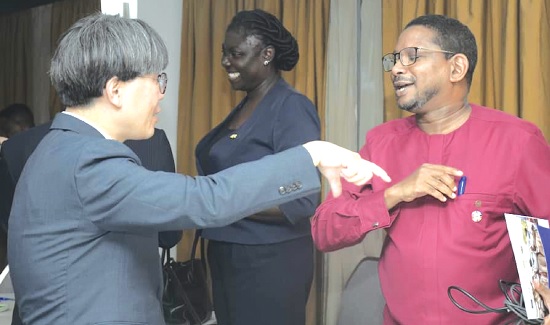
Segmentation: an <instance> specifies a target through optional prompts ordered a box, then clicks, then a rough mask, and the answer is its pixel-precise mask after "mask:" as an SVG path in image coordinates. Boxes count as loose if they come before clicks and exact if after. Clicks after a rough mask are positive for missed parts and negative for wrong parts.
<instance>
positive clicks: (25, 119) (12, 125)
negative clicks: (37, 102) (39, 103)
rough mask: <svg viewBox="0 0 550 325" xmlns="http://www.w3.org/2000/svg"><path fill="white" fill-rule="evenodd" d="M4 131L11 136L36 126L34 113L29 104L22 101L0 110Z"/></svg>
mask: <svg viewBox="0 0 550 325" xmlns="http://www.w3.org/2000/svg"><path fill="white" fill-rule="evenodd" d="M0 118H1V119H2V120H3V123H2V125H3V126H2V127H3V128H4V130H3V132H2V133H4V134H6V135H7V137H10V136H12V135H14V134H15V133H17V132H19V131H23V130H26V129H29V128H32V127H34V115H33V113H32V110H31V109H30V108H29V106H27V105H25V104H22V103H14V104H11V105H8V106H7V107H6V108H4V109H3V110H1V111H0Z"/></svg>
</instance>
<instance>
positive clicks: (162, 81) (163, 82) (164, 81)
mask: <svg viewBox="0 0 550 325" xmlns="http://www.w3.org/2000/svg"><path fill="white" fill-rule="evenodd" d="M157 80H158V82H159V90H160V93H161V94H163V95H164V93H165V92H166V86H167V85H168V76H167V75H166V72H161V74H159V75H158V77H157Z"/></svg>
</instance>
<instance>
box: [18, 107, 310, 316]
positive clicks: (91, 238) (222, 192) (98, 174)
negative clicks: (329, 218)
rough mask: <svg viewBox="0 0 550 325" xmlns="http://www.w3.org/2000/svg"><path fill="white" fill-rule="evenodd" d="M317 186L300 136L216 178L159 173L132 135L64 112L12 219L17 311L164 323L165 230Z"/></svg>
mask: <svg viewBox="0 0 550 325" xmlns="http://www.w3.org/2000/svg"><path fill="white" fill-rule="evenodd" d="M281 187H282V188H292V190H291V191H280V190H279V189H280V188H281ZM319 188H320V181H319V178H318V174H317V169H316V168H315V167H314V166H313V164H312V163H311V157H310V155H309V154H308V153H307V151H306V150H305V149H304V148H303V147H301V146H299V147H296V148H292V149H289V150H287V151H284V152H282V153H280V154H277V155H272V156H269V157H265V158H263V159H261V160H260V161H256V162H251V163H247V164H242V165H239V166H235V167H233V168H230V169H227V170H225V171H223V172H221V173H218V174H216V175H212V176H208V177H190V176H184V175H180V174H174V173H165V172H152V171H148V170H146V169H145V168H143V167H142V166H140V161H139V159H138V157H137V156H136V155H135V153H134V152H132V150H130V149H129V148H128V147H127V146H125V145H123V144H122V143H120V142H117V141H113V140H108V139H105V138H104V137H103V136H102V135H101V134H100V133H99V132H98V131H97V130H96V129H94V128H93V127H91V126H90V125H88V124H86V123H84V122H83V121H81V120H79V119H77V118H75V117H73V116H70V115H66V114H58V115H57V116H56V118H55V119H54V121H53V124H52V127H51V131H50V132H49V133H48V134H47V135H46V136H45V137H44V139H43V140H42V141H41V142H40V144H39V145H38V147H37V148H36V149H35V151H34V152H33V154H32V155H31V157H30V158H29V160H28V161H27V164H26V165H25V168H24V169H23V173H22V174H21V178H20V179H19V182H18V185H17V188H16V192H15V197H14V200H13V207H12V213H11V217H10V220H9V236H8V256H9V260H10V269H11V276H12V282H13V286H14V290H15V296H16V299H17V301H18V303H19V307H20V312H19V314H20V315H21V317H22V319H23V322H24V323H26V324H33V325H42V324H44V325H46V324H47V325H50V324H67V325H73V324H154V325H156V324H164V319H163V313H162V300H161V297H162V273H161V265H160V261H159V257H158V249H157V237H156V236H157V232H158V231H164V230H177V229H184V228H196V227H200V228H204V227H219V226H223V225H227V224H229V223H232V222H235V221H236V220H238V219H240V218H242V217H243V216H246V215H250V214H253V213H255V212H257V211H261V210H264V209H266V208H268V207H270V206H274V205H279V204H282V203H284V202H287V201H291V200H294V199H296V198H298V197H300V196H304V195H309V194H312V193H314V192H316V191H319Z"/></svg>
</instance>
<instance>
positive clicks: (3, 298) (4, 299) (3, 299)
mask: <svg viewBox="0 0 550 325" xmlns="http://www.w3.org/2000/svg"><path fill="white" fill-rule="evenodd" d="M12 300H15V299H13V298H7V297H0V301H12Z"/></svg>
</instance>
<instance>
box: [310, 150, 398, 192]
mask: <svg viewBox="0 0 550 325" xmlns="http://www.w3.org/2000/svg"><path fill="white" fill-rule="evenodd" d="M304 148H306V150H307V151H308V152H309V154H310V155H311V159H312V160H313V163H314V165H315V166H317V168H319V171H320V172H321V174H323V176H324V177H325V178H326V179H327V181H328V183H329V185H330V189H331V191H332V194H333V196H334V197H338V196H340V194H341V193H342V182H341V179H340V178H344V179H345V180H346V181H348V182H350V183H353V184H355V185H363V184H365V183H367V182H368V181H369V180H370V179H371V178H372V177H373V176H374V175H376V176H378V177H380V178H382V179H383V180H384V181H386V182H390V181H391V179H390V177H389V176H388V174H387V173H386V171H384V170H383V169H382V168H380V167H379V166H378V165H376V164H374V163H372V162H370V161H367V160H364V159H363V158H361V156H360V155H359V154H358V153H357V152H354V151H351V150H348V149H345V148H342V147H340V146H337V145H335V144H333V143H330V142H325V141H311V142H308V143H306V144H304Z"/></svg>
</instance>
